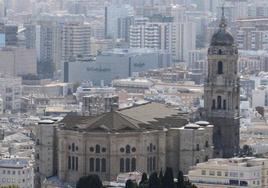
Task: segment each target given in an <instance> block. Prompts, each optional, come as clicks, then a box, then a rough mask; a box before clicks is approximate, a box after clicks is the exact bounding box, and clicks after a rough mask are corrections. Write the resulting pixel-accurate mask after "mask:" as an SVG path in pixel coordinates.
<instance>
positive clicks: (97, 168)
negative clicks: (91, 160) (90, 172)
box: [96, 158, 100, 172]
mask: <svg viewBox="0 0 268 188" xmlns="http://www.w3.org/2000/svg"><path fill="white" fill-rule="evenodd" d="M96 172H100V159H99V158H97V159H96Z"/></svg>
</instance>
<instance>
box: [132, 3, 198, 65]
mask: <svg viewBox="0 0 268 188" xmlns="http://www.w3.org/2000/svg"><path fill="white" fill-rule="evenodd" d="M168 14H170V16H171V17H172V19H170V20H165V21H161V20H160V21H158V22H155V21H150V20H148V19H145V18H137V19H135V21H134V25H132V26H130V42H129V44H130V47H132V48H153V49H159V50H164V51H167V52H169V53H171V54H172V58H173V60H174V61H179V62H186V61H188V58H189V52H190V51H192V50H195V49H196V23H194V22H192V21H189V20H188V18H187V16H186V13H185V9H184V8H183V7H180V6H174V7H171V10H170V12H169V13H168Z"/></svg>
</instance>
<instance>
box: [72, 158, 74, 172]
mask: <svg viewBox="0 0 268 188" xmlns="http://www.w3.org/2000/svg"><path fill="white" fill-rule="evenodd" d="M72 170H74V156H73V157H72Z"/></svg>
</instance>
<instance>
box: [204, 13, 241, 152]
mask: <svg viewBox="0 0 268 188" xmlns="http://www.w3.org/2000/svg"><path fill="white" fill-rule="evenodd" d="M237 61H238V49H237V46H236V44H235V41H234V38H233V37H232V35H231V34H230V33H229V32H228V31H227V24H226V20H225V17H224V14H223V17H222V19H221V21H220V25H219V29H218V31H217V32H215V33H214V35H213V37H212V39H211V43H210V47H209V49H208V74H207V77H206V80H205V87H204V106H205V113H204V115H205V116H206V117H207V120H208V121H209V122H211V123H212V124H213V125H215V128H214V135H213V136H214V145H215V151H216V152H215V156H217V157H232V156H234V154H235V153H237V152H238V150H239V127H240V126H239V116H240V115H239V108H240V104H239V103H240V80H239V75H238V70H237Z"/></svg>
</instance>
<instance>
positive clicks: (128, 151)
mask: <svg viewBox="0 0 268 188" xmlns="http://www.w3.org/2000/svg"><path fill="white" fill-rule="evenodd" d="M126 153H130V146H129V145H127V146H126Z"/></svg>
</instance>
